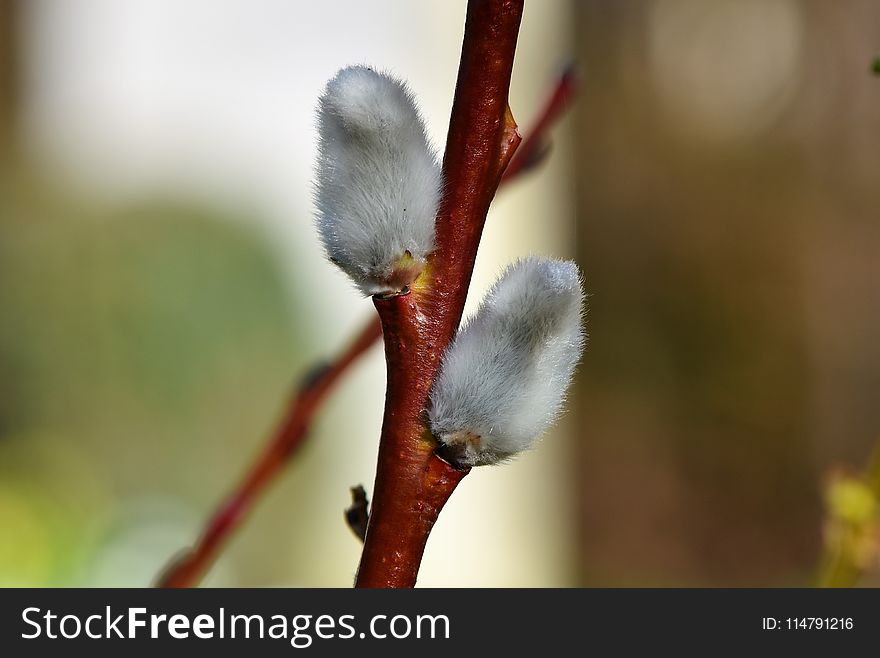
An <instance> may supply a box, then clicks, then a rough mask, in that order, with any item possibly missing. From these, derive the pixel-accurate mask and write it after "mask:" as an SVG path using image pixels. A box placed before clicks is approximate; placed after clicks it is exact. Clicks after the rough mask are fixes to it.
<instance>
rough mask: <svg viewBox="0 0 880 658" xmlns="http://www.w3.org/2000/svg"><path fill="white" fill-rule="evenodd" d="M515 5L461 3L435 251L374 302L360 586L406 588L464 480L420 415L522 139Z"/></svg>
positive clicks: (505, 1) (518, 11)
mask: <svg viewBox="0 0 880 658" xmlns="http://www.w3.org/2000/svg"><path fill="white" fill-rule="evenodd" d="M522 9H523V1H522V0H470V2H469V3H468V9H467V18H466V21H465V33H464V41H463V44H462V53H461V63H460V65H459V73H458V82H457V84H456V90H455V99H454V101H453V105H452V117H451V119H450V124H449V134H448V137H447V143H446V152H445V154H444V158H443V173H444V184H445V193H444V197H443V201H442V203H441V205H440V209H439V211H438V217H437V238H436V239H437V247H436V249H435V251H434V253H433V254H432V256H431V258H430V259H429V262H428V267H427V268H426V270H425V272H424V273H423V275H422V276H421V277H420V278H419V280H418V281H417V282H416V285H414V286H413V290H412V291H411V292H410V293H409V294H406V295H401V296H398V297H393V298H391V299H379V298H376V299H375V305H376V310H377V311H378V313H379V317H380V319H381V321H382V329H383V335H384V337H385V357H386V361H387V367H388V390H387V393H386V400H385V416H384V421H383V425H382V438H381V440H380V444H379V460H378V465H377V471H376V484H375V487H374V492H373V508H372V512H371V515H370V522H369V525H368V527H367V536H366V540H365V543H364V551H363V553H362V555H361V562H360V568H359V569H358V575H357V580H356V586H358V587H412V586H414V585H415V583H416V577H417V575H418V570H419V565H420V564H421V559H422V554H423V553H424V549H425V544H426V543H427V540H428V535H429V534H430V532H431V528H432V527H433V525H434V522H435V521H436V520H437V517H438V516H439V514H440V511H441V510H442V509H443V506H444V504H445V503H446V501H447V500H448V499H449V496H450V495H451V494H452V492H453V491H454V490H455V488H456V486H457V485H458V483H459V482H460V481H461V480H462V478H464V476H465V475H467V471H460V470H457V469H455V468H454V467H453V466H451V465H450V464H448V463H446V462H444V461H443V460H441V459H440V458H439V457H437V456H436V455H435V450H436V448H437V443H436V441H435V440H434V438H433V437H432V436H431V434H430V431H429V429H428V427H427V421H426V418H425V409H426V406H427V402H428V395H429V394H430V390H431V385H432V384H433V381H434V378H435V376H436V374H437V370H438V368H439V366H440V357H441V355H442V354H443V351H444V350H445V348H446V346H447V345H448V344H449V342H450V341H451V340H452V337H453V336H454V334H455V331H456V329H457V328H458V325H459V322H460V321H461V316H462V312H463V310H464V303H465V299H466V297H467V291H468V287H469V285H470V280H471V274H472V272H473V267H474V260H475V258H476V254H477V249H478V247H479V243H480V237H481V235H482V232H483V225H484V223H485V221H486V214H487V212H488V210H489V204H490V203H491V201H492V198H493V197H494V196H495V192H496V190H497V188H498V184H499V182H500V180H501V175H502V174H503V172H504V169H505V168H506V166H507V164H508V163H509V162H510V158H511V157H512V155H513V153H514V151H515V150H516V147H517V146H518V144H519V141H520V137H519V135H518V133H517V131H516V124H515V122H514V121H513V116H512V115H511V113H510V109H509V107H508V104H507V97H508V90H509V86H510V76H511V72H512V69H513V58H514V53H515V50H516V40H517V35H518V32H519V24H520V19H521V17H522Z"/></svg>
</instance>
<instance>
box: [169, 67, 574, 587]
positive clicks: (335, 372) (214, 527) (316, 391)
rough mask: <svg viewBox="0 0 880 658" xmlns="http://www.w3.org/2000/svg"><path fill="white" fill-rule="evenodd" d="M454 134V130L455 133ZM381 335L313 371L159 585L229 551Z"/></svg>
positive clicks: (564, 85) (527, 147)
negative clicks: (240, 529)
mask: <svg viewBox="0 0 880 658" xmlns="http://www.w3.org/2000/svg"><path fill="white" fill-rule="evenodd" d="M575 92H576V86H575V84H574V78H573V76H572V74H571V71H570V70H567V71H566V72H564V73H563V75H562V76H561V77H560V78H559V79H558V80H557V82H556V84H555V86H554V87H553V90H552V93H551V94H550V95H549V97H548V99H547V101H546V102H545V103H544V105H543V107H542V109H541V111H540V112H539V114H538V116H537V118H536V119H535V121H534V123H533V124H532V128H531V130H530V131H529V133H528V134H527V136H526V138H525V139H524V140H523V141H522V145H521V146H520V148H519V149H518V150H517V151H516V155H515V157H514V158H513V159H512V160H511V161H510V164H509V165H508V166H507V168H506V169H505V170H504V173H503V175H502V177H501V180H500V183H499V185H504V184H506V183H509V182H512V181H513V180H514V179H516V178H518V177H519V176H521V175H522V174H524V173H528V172H529V171H531V170H532V169H533V168H534V166H535V165H537V164H539V163H540V162H542V161H543V157H542V154H544V153H546V149H545V148H544V145H545V144H546V139H547V133H548V131H549V129H550V128H551V127H552V126H553V125H554V124H555V123H556V121H557V120H558V119H559V117H560V115H561V112H562V111H564V110H565V109H566V108H567V107H568V101H569V100H570V98H571V95H572V94H574V93H575ZM510 128H511V126H509V125H507V126H506V131H507V132H508V133H510ZM451 134H452V131H451V129H450V136H451ZM514 139H515V137H514ZM510 147H512V144H511V145H509V147H508V149H505V150H504V151H503V152H500V153H499V154H498V159H497V160H496V164H497V165H498V166H499V167H501V166H502V164H503V160H504V159H505V158H507V157H509V155H510V153H509V149H510ZM446 162H447V168H448V167H450V166H451V165H450V164H449V162H450V159H449V157H447V158H446ZM465 289H466V288H465ZM462 303H463V302H462ZM459 317H460V313H459ZM381 335H382V330H381V323H380V320H379V318H378V317H376V318H371V319H370V321H369V322H368V323H367V324H366V325H365V326H364V327H362V328H361V330H360V331H359V333H358V334H357V337H356V338H355V339H354V340H353V341H352V342H351V344H350V347H349V348H348V349H346V350H345V351H344V352H342V353H341V354H340V355H339V356H338V357H336V358H335V359H334V360H333V361H332V362H330V363H328V364H325V365H324V366H322V367H318V368H315V369H313V370H312V373H313V374H312V376H310V377H308V378H307V382H306V383H307V385H306V386H303V385H300V386H299V387H297V389H296V391H294V393H293V395H292V396H291V400H290V403H289V404H288V408H289V412H288V414H287V415H286V416H285V418H284V420H283V421H282V423H281V424H280V425H279V427H278V429H277V430H276V431H275V432H274V434H273V436H272V438H271V440H270V441H269V442H268V443H267V444H266V447H265V448H264V449H263V451H262V453H261V454H260V455H259V456H258V457H257V459H256V460H255V461H254V463H253V465H252V466H251V467H250V468H249V469H248V470H247V471H246V472H245V474H244V476H243V477H242V479H241V480H240V481H239V483H238V484H237V486H236V487H235V488H234V489H233V490H232V493H230V494H229V495H228V496H227V497H226V498H225V499H224V500H223V501H222V502H221V504H220V505H219V506H218V507H217V509H216V511H215V512H214V513H213V514H212V515H211V516H210V517H209V518H208V521H207V522H206V523H205V526H204V529H203V531H202V534H201V537H200V539H199V540H198V542H197V543H196V544H195V545H194V546H193V547H192V548H191V549H189V550H186V551H185V552H184V553H183V554H182V555H181V556H179V557H177V558H176V559H175V560H173V561H172V562H171V563H170V564H169V565H168V566H167V567H166V568H165V570H164V572H163V573H162V574H161V575H160V576H159V578H158V580H157V585H158V586H161V587H191V586H194V585H196V584H197V583H198V581H199V580H200V579H201V577H202V575H203V574H204V573H205V572H206V571H207V570H208V568H209V567H210V565H211V564H212V563H213V561H214V560H215V559H216V557H217V555H218V554H219V553H220V552H221V551H222V550H223V547H224V546H225V544H226V541H227V539H228V537H229V535H231V534H232V533H233V532H234V531H235V530H236V529H237V528H238V527H239V526H240V525H241V523H243V522H244V520H245V519H246V518H247V516H248V515H249V513H250V512H251V509H252V508H253V506H254V505H255V504H256V502H257V501H258V500H259V498H260V496H261V495H262V493H263V492H264V490H265V489H266V488H267V487H268V486H269V485H270V484H271V483H272V482H273V481H274V480H275V478H276V477H277V476H278V475H279V474H280V473H281V472H282V470H283V468H284V466H285V465H286V464H287V462H288V461H289V460H290V458H291V457H292V456H293V455H294V454H295V453H296V452H297V449H298V447H299V446H300V444H301V443H302V442H303V440H304V439H305V438H306V436H307V434H308V429H309V426H310V424H311V422H312V420H313V418H314V415H315V413H316V412H317V411H318V409H319V408H320V405H321V404H322V403H323V402H324V400H325V399H326V397H327V396H328V395H329V394H330V393H331V392H332V391H333V390H334V389H335V385H336V384H337V383H338V382H339V380H340V379H341V377H342V376H343V375H344V374H345V373H346V372H348V370H349V369H350V367H351V365H352V364H354V363H355V362H356V361H357V359H358V358H360V356H361V355H362V354H363V353H364V352H366V350H367V348H369V347H370V346H371V345H372V344H373V343H375V342H376V341H377V340H378V339H379V337H380V336H381ZM436 353H437V350H435V355H436ZM307 399H308V404H307ZM434 467H435V469H436V470H438V471H439V470H441V469H440V467H439V465H435V466H434Z"/></svg>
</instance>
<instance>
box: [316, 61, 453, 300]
mask: <svg viewBox="0 0 880 658" xmlns="http://www.w3.org/2000/svg"><path fill="white" fill-rule="evenodd" d="M318 133H319V148H318V162H317V181H316V186H315V187H316V189H315V201H316V206H317V226H318V232H319V234H320V236H321V241H322V242H323V245H324V249H325V251H326V253H327V256H328V258H329V259H330V260H331V261H333V262H334V263H336V264H337V265H338V266H339V267H340V268H342V270H343V271H345V273H346V274H348V275H349V276H350V277H351V279H352V280H353V281H354V282H355V284H356V285H357V286H358V287H359V288H360V289H361V291H362V292H363V293H364V294H366V295H379V294H394V293H396V292H399V291H401V290H402V289H403V288H405V287H406V286H407V285H409V284H410V283H411V282H412V281H413V280H414V279H415V277H417V276H418V274H419V273H420V272H421V270H422V268H423V267H424V264H425V258H426V256H427V255H428V253H429V252H430V251H431V250H432V249H433V246H434V221H435V216H436V214H437V205H438V203H439V199H440V192H441V174H440V166H439V164H438V162H437V158H436V155H435V153H434V151H433V149H432V148H431V146H430V145H429V143H428V139H427V136H426V133H425V127H424V124H423V122H422V119H421V117H420V115H419V112H418V109H417V108H416V104H415V100H414V98H413V95H412V93H411V92H410V91H409V89H408V88H407V87H406V85H405V84H404V83H403V82H401V81H400V80H398V79H396V78H394V77H392V76H390V75H387V74H384V73H379V72H377V71H374V70H372V69H370V68H367V67H364V66H351V67H348V68H344V69H342V70H341V71H339V72H338V73H337V74H336V76H334V77H333V79H332V80H330V82H328V83H327V87H326V89H325V91H324V94H323V95H322V96H321V99H320V101H319V104H318Z"/></svg>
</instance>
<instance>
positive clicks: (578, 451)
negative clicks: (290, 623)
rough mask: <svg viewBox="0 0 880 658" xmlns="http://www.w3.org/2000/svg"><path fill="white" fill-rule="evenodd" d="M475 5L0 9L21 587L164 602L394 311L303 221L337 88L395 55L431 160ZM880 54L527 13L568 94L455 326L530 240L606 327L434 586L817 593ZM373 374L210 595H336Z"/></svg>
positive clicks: (522, 70) (756, 11)
mask: <svg viewBox="0 0 880 658" xmlns="http://www.w3.org/2000/svg"><path fill="white" fill-rule="evenodd" d="M465 4H466V3H465V2H464V0H455V1H450V0H442V1H441V0H431V1H430V2H419V3H403V2H397V1H395V0H371V1H370V2H360V1H357V0H337V1H335V2H325V3H310V2H285V1H282V0H259V1H257V2H245V0H187V1H186V2H173V1H172V0H128V1H127V2H124V3H120V2H114V1H113V0H69V1H67V2H63V3H59V2H51V1H49V0H28V1H27V2H25V1H24V0H17V1H16V0H0V585H3V586H17V585H27V586H72V585H86V586H145V585H148V584H149V583H150V582H151V581H152V580H153V579H154V577H155V575H156V573H157V572H158V570H159V569H160V568H161V566H162V565H163V564H165V563H166V561H167V560H168V558H169V557H170V556H171V555H173V554H174V553H176V552H177V551H178V550H180V549H181V548H183V547H185V546H187V545H189V544H191V543H192V542H193V540H194V539H195V537H196V536H197V534H198V532H199V529H200V524H201V522H202V521H203V520H204V518H205V517H206V516H207V514H208V513H209V512H210V511H211V509H212V507H213V505H214V504H216V503H217V502H218V500H219V499H220V496H221V495H222V494H224V493H226V492H227V491H228V489H229V487H230V486H231V485H232V484H233V482H234V481H235V480H236V479H237V478H238V477H239V476H240V475H241V473H242V471H243V470H244V469H245V467H246V466H247V465H248V463H249V462H250V460H251V459H252V458H253V457H254V455H255V454H256V453H257V451H258V450H259V448H260V446H261V445H263V443H264V442H265V440H266V438H267V437H268V435H269V433H270V432H271V430H272V428H273V426H274V425H275V423H276V422H277V421H278V419H279V417H280V415H281V414H282V412H283V409H284V403H285V400H286V398H287V396H288V395H289V391H290V389H291V387H292V386H293V385H294V383H296V382H297V381H298V380H299V378H300V377H301V376H302V375H303V373H304V372H305V371H306V370H307V369H308V368H309V366H310V365H311V364H313V363H314V362H316V361H317V360H320V359H322V358H324V357H326V356H328V355H331V354H333V353H334V352H336V351H338V350H339V349H340V348H341V347H342V346H343V345H345V343H346V341H347V340H348V338H349V337H350V335H351V334H352V332H353V331H355V330H356V329H357V328H358V327H359V326H360V325H361V324H362V323H363V322H364V321H365V319H366V318H369V317H370V314H371V313H373V312H374V311H373V308H372V304H371V303H370V301H369V300H364V299H362V298H360V297H359V295H358V294H357V293H356V292H355V291H354V289H353V287H352V286H351V285H350V284H349V283H348V282H347V281H346V280H345V279H344V277H343V276H342V275H341V274H340V273H339V272H337V271H336V270H335V269H334V268H333V267H332V266H330V265H329V264H328V263H326V262H325V261H324V260H323V257H322V254H321V250H320V248H319V245H318V241H317V238H316V236H315V234H314V231H313V227H312V208H311V178H312V165H313V160H314V156H315V151H316V143H315V140H316V133H315V125H314V109H315V103H316V99H317V97H318V95H319V94H320V92H321V90H322V87H323V84H324V83H325V81H326V80H327V79H328V78H330V77H331V76H332V75H333V73H334V72H335V71H336V70H337V69H338V68H340V67H342V66H345V65H348V64H352V63H368V64H372V65H375V66H379V67H382V68H386V69H388V70H391V71H393V72H394V73H396V74H397V75H399V76H401V77H403V78H405V79H407V80H408V81H409V82H410V84H411V86H412V88H413V90H414V92H415V93H416V95H417V96H418V97H419V99H420V101H421V104H422V109H423V111H424V115H425V118H426V121H427V123H428V127H429V132H430V135H431V137H432V139H433V141H434V143H435V145H437V147H438V148H442V144H443V141H444V139H445V132H446V126H447V121H448V115H449V109H450V106H451V102H452V92H453V88H454V82H455V76H456V69H457V64H458V56H459V47H460V41H461V36H462V30H463V19H464V9H465ZM878 49H880V5H878V3H876V2H873V1H872V0H853V1H852V2H847V3H829V2H819V1H818V0H816V1H806V2H803V1H799V0H772V1H771V0H712V1H710V2H706V1H705V0H626V1H620V2H613V3H612V2H605V1H603V0H542V1H541V2H540V3H539V2H535V1H534V0H532V1H531V2H527V3H526V11H525V14H524V17H523V24H522V31H521V36H520V45H519V48H518V51H517V59H516V66H515V70H514V79H513V86H512V93H511V105H512V107H513V110H514V113H515V115H516V117H517V119H518V121H519V123H520V126H521V128H522V129H527V128H528V126H529V124H530V121H531V120H532V119H533V118H534V116H535V114H536V112H537V111H538V110H539V108H540V106H541V104H542V102H543V98H544V95H545V94H546V92H547V91H548V89H549V87H550V86H551V85H552V83H553V81H554V79H555V78H556V77H557V76H558V74H559V72H560V71H561V70H562V68H563V67H564V66H565V65H566V64H568V63H569V62H570V61H571V60H572V59H574V60H575V62H576V65H577V68H578V70H579V72H580V76H581V87H580V91H579V95H578V98H577V101H576V103H575V104H574V105H573V106H572V107H571V108H570V110H569V112H568V115H567V117H566V119H565V120H564V121H563V122H562V123H561V124H560V125H559V126H558V127H557V128H556V130H555V139H554V147H553V152H552V155H551V157H550V159H549V160H548V162H547V163H546V164H545V165H544V166H543V167H542V168H541V169H540V170H538V171H536V172H534V173H533V174H531V175H529V177H527V178H523V179H521V180H519V181H517V182H516V183H514V184H511V186H510V187H509V188H506V189H505V190H504V191H503V192H501V193H500V195H499V197H498V199H497V200H496V202H495V204H494V205H493V209H492V211H491V213H490V217H489V223H488V228H487V231H486V233H485V236H484V241H483V246H482V247H481V250H480V257H479V259H478V265H477V271H476V274H475V283H474V286H473V288H472V291H471V299H469V308H473V306H474V304H475V303H476V302H478V301H479V299H480V297H481V296H482V293H483V291H484V290H485V289H486V288H487V287H488V286H489V285H490V283H491V282H492V280H493V279H494V277H495V275H496V274H497V273H498V272H499V270H500V269H501V267H502V266H503V265H504V264H506V263H508V262H509V261H511V260H513V259H514V258H516V257H517V256H519V255H524V254H527V253H538V254H544V255H557V256H565V257H570V258H575V259H576V260H577V261H578V263H579V264H580V265H581V267H582V268H583V269H584V271H585V273H586V280H587V288H588V291H589V292H590V294H591V297H590V313H589V331H590V335H591V342H590V346H589V348H588V351H587V353H586V355H585V358H584V360H583V363H582V365H581V368H580V370H579V373H578V376H577V382H576V388H575V390H574V392H573V394H572V396H571V400H570V403H569V413H568V414H567V415H566V416H565V417H564V419H563V421H562V422H561V423H560V424H559V426H558V427H557V428H555V429H554V430H553V431H552V432H551V433H549V434H548V436H546V437H545V439H544V441H543V442H542V443H541V445H540V446H539V448H538V449H537V450H535V451H534V452H532V453H530V454H527V455H524V456H522V457H521V458H520V459H518V460H517V461H516V462H514V463H513V464H510V465H507V466H503V467H497V468H491V469H479V470H478V471H475V472H474V473H472V475H471V476H470V477H468V478H466V479H465V480H464V481H463V483H462V485H461V487H459V491H458V492H457V493H456V494H455V496H453V498H452V499H451V501H450V503H449V505H448V507H447V508H446V510H444V512H443V514H442V515H441V518H440V520H439V522H438V524H437V526H436V528H435V531H434V533H433V535H432V537H431V541H430V542H429V545H428V550H427V553H426V556H425V560H424V563H423V569H422V575H421V578H420V584H422V585H425V586H430V585H433V586H468V585H474V586H598V585H602V586H630V585H643V586H661V585H662V586H679V585H696V586H702V585H731V586H738V585H762V586H784V585H809V584H812V583H813V582H814V580H815V575H816V570H817V566H818V564H819V562H820V555H821V553H822V547H823V537H825V538H826V539H827V537H828V532H829V526H828V523H827V521H826V520H825V516H826V513H825V505H824V504H823V491H824V490H825V488H826V485H827V483H828V482H829V481H830V478H832V474H833V473H835V472H837V473H840V472H844V471H846V470H847V469H848V471H849V472H853V473H855V472H859V471H861V470H863V469H864V468H865V467H866V465H867V463H868V459H869V455H870V453H871V450H872V447H873V445H874V444H875V441H876V440H877V438H878V436H880V404H878V401H880V342H878V340H877V336H878V335H880V258H878V253H880V212H878V209H880V184H878V183H880V147H878V146H880V145H878V141H880V137H878V136H880V80H878V79H877V78H875V77H872V76H871V74H870V70H869V69H870V62H871V60H872V58H873V57H874V55H875V53H876V52H877V51H878ZM384 376H385V375H384V363H383V358H382V354H381V349H378V348H374V349H373V350H372V351H371V352H370V353H369V355H368V356H367V357H366V358H365V359H364V360H363V361H362V362H360V363H359V364H358V365H357V367H356V368H354V369H353V370H352V372H351V373H350V376H349V377H348V378H347V379H346V380H345V382H344V383H343V384H342V386H341V387H340V388H339V390H338V391H337V393H336V394H334V396H333V397H332V399H331V400H330V401H329V404H328V405H327V406H326V408H325V410H324V412H323V413H322V414H321V416H320V421H319V422H318V423H317V425H316V426H315V427H314V429H313V432H312V435H311V437H310V440H309V441H308V442H307V443H306V445H305V447H304V449H303V450H302V452H300V453H299V455H298V457H297V458H296V459H295V462H294V463H293V464H292V465H291V467H290V468H289V469H288V470H287V472H286V473H285V474H284V475H283V477H282V478H281V479H280V480H279V481H278V482H277V483H276V485H275V486H273V487H272V488H271V490H270V491H269V493H268V495H267V496H266V497H265V498H264V499H263V500H262V501H261V503H260V504H259V506H258V507H257V509H256V510H255V513H254V514H253V515H252V516H251V517H250V519H249V520H248V522H247V523H246V524H245V526H244V527H243V528H242V530H241V531H240V532H239V533H238V534H237V535H236V536H235V537H234V539H233V541H232V542H231V543H230V545H229V546H228V548H227V550H226V551H225V552H224V555H223V557H222V558H221V559H220V560H219V562H218V563H217V564H216V565H215V567H214V569H213V570H212V571H211V573H210V575H209V577H208V578H207V580H206V584H207V585H220V586H276V585H277V586H343V587H344V586H348V585H350V584H351V582H352V579H353V575H354V571H355V569H356V566H357V561H358V557H359V554H360V545H359V543H358V541H357V540H356V539H355V538H354V537H353V535H352V534H351V532H350V530H349V529H348V528H347V527H346V525H345V523H344V521H343V517H342V510H343V509H344V508H345V507H346V506H347V505H348V504H349V502H350V495H349V491H348V487H349V486H352V485H355V484H358V483H363V484H364V485H365V486H366V488H367V492H368V494H369V493H370V490H371V489H372V483H373V477H374V472H375V457H376V449H377V445H378V436H379V428H380V425H381V414H382V404H383V397H384ZM875 502H876V501H875ZM875 508H876V504H875V505H874V507H873V508H871V510H872V511H873V512H876V509H875ZM868 516H870V514H869V515H868ZM872 518H873V519H874V522H876V516H874V517H872ZM878 527H880V525H878V524H876V523H875V525H873V526H871V527H870V528H869V531H868V534H867V535H866V536H867V537H868V538H869V540H870V541H869V542H868V544H867V548H866V551H865V554H864V556H863V557H864V567H865V568H866V570H867V574H866V577H865V578H864V579H863V581H862V582H863V583H866V584H878V583H880V581H878V576H877V569H876V567H877V545H878V544H880V539H878V536H880V530H878Z"/></svg>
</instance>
